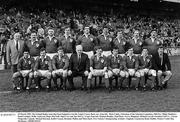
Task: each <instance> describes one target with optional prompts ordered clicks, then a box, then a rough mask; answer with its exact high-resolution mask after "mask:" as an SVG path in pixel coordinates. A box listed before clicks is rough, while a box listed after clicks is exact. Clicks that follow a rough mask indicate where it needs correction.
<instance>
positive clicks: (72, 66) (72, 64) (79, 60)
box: [68, 45, 90, 91]
mask: <svg viewBox="0 0 180 122" xmlns="http://www.w3.org/2000/svg"><path fill="white" fill-rule="evenodd" d="M89 65H90V62H89V58H88V55H87V54H85V53H83V48H82V46H81V45H77V46H76V53H74V54H72V55H71V57H70V61H69V71H68V81H69V85H70V91H71V90H74V83H73V78H74V77H77V76H82V82H83V83H82V89H83V90H84V89H85V88H86V86H87V77H88V74H89Z"/></svg>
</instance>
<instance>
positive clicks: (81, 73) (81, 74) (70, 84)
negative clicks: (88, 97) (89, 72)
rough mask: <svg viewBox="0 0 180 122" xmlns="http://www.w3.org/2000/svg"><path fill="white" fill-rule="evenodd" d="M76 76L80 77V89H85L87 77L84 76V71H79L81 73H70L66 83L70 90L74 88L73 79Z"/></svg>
mask: <svg viewBox="0 0 180 122" xmlns="http://www.w3.org/2000/svg"><path fill="white" fill-rule="evenodd" d="M77 76H81V77H82V87H84V88H85V87H86V86H87V76H85V75H84V71H81V72H77V71H72V74H71V76H68V82H69V86H70V88H74V82H73V78H74V77H77Z"/></svg>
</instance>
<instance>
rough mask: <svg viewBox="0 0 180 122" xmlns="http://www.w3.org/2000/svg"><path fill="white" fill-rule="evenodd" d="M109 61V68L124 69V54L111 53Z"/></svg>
mask: <svg viewBox="0 0 180 122" xmlns="http://www.w3.org/2000/svg"><path fill="white" fill-rule="evenodd" d="M107 63H108V69H110V70H112V69H115V68H117V69H123V67H124V60H123V58H122V56H120V55H117V56H116V57H115V56H114V55H110V56H108V57H107Z"/></svg>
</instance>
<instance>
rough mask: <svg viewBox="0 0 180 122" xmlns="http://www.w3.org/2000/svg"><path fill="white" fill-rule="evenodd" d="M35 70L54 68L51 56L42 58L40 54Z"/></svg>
mask: <svg viewBox="0 0 180 122" xmlns="http://www.w3.org/2000/svg"><path fill="white" fill-rule="evenodd" d="M34 70H35V71H36V70H52V66H51V59H50V57H49V56H45V58H44V59H42V58H41V57H40V56H39V57H37V59H36V61H35V67H34Z"/></svg>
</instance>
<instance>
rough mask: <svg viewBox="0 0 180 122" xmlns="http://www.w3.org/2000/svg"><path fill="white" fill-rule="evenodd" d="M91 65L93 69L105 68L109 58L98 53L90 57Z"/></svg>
mask: <svg viewBox="0 0 180 122" xmlns="http://www.w3.org/2000/svg"><path fill="white" fill-rule="evenodd" d="M90 67H92V68H93V69H103V68H104V67H107V59H106V57H105V56H100V57H99V58H98V56H97V55H94V56H92V57H91V59H90Z"/></svg>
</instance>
